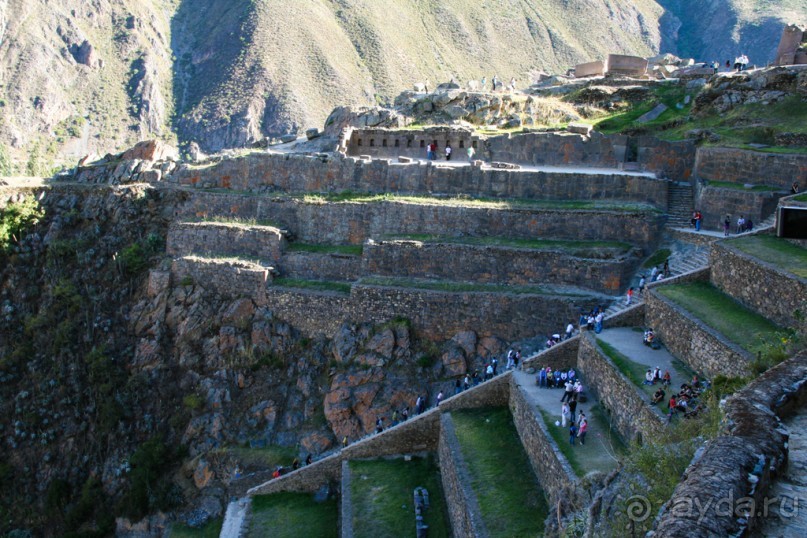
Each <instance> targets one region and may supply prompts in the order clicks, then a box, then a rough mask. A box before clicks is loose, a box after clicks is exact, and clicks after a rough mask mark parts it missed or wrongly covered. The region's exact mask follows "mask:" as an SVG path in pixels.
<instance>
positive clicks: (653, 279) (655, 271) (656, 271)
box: [650, 265, 658, 282]
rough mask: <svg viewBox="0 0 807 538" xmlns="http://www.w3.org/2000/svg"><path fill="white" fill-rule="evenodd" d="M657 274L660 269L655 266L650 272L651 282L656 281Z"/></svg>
mask: <svg viewBox="0 0 807 538" xmlns="http://www.w3.org/2000/svg"><path fill="white" fill-rule="evenodd" d="M657 274H658V267H657V266H655V265H654V266H653V268H652V269H651V270H650V282H655V281H656V275H657Z"/></svg>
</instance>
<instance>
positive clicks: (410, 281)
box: [360, 276, 586, 297]
mask: <svg viewBox="0 0 807 538" xmlns="http://www.w3.org/2000/svg"><path fill="white" fill-rule="evenodd" d="M360 284H366V285H368V286H385V287H391V288H413V289H420V290H432V291H447V292H457V293H463V292H482V293H515V294H519V295H553V296H564V297H585V296H586V295H585V294H583V293H573V292H557V291H554V290H552V289H549V288H543V287H540V286H508V285H504V284H478V283H473V282H456V281H448V282H447V281H434V280H419V279H414V278H392V277H375V276H373V277H365V278H362V279H361V281H360Z"/></svg>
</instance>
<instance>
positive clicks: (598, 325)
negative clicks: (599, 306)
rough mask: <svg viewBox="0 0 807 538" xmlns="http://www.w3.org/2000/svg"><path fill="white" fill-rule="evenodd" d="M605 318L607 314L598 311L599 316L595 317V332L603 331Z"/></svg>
mask: <svg viewBox="0 0 807 538" xmlns="http://www.w3.org/2000/svg"><path fill="white" fill-rule="evenodd" d="M604 318H605V314H604V313H603V312H597V316H596V317H595V318H594V332H595V333H597V334H600V333H601V332H602V320H603V319H604Z"/></svg>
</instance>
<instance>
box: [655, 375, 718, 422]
mask: <svg viewBox="0 0 807 538" xmlns="http://www.w3.org/2000/svg"><path fill="white" fill-rule="evenodd" d="M706 388H707V386H706V384H705V383H702V382H701V381H700V380H699V379H698V376H697V375H695V376H693V377H692V381H691V382H689V383H682V384H681V389H680V390H679V391H678V392H677V393H676V394H673V395H671V396H670V399H669V400H668V401H667V410H668V411H667V422H671V421H672V419H673V417H674V416H675V415H677V414H679V413H680V414H682V415H683V417H684V418H691V417H694V416H695V415H697V414H698V413H699V412H700V411H701V403H700V395H701V393H702V392H703V391H704V390H706ZM657 392H658V391H657ZM661 392H662V394H661V397H660V399H659V400H658V401H663V400H664V398H665V396H666V395H665V394H664V391H661Z"/></svg>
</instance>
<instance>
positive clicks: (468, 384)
mask: <svg viewBox="0 0 807 538" xmlns="http://www.w3.org/2000/svg"><path fill="white" fill-rule="evenodd" d="M470 388H471V376H470V375H468V374H465V380H464V381H463V383H462V389H463V390H468V389H470Z"/></svg>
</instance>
